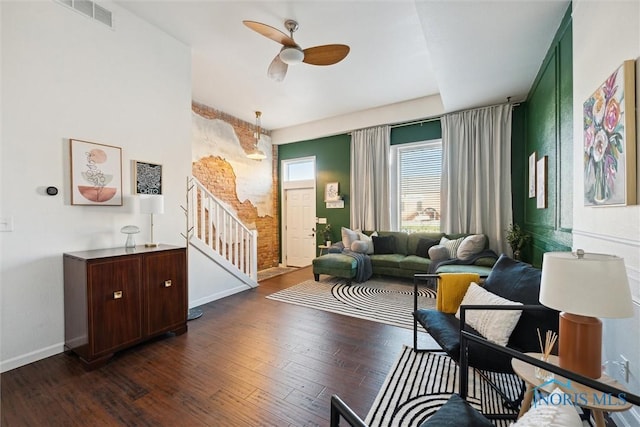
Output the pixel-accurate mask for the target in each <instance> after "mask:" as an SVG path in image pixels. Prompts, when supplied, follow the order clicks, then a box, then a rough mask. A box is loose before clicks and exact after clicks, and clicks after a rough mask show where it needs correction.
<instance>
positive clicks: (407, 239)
mask: <svg viewBox="0 0 640 427" xmlns="http://www.w3.org/2000/svg"><path fill="white" fill-rule="evenodd" d="M366 234H369V233H366ZM378 235H379V236H381V237H384V236H394V238H395V246H396V253H393V254H372V255H370V257H371V266H372V269H373V274H379V275H385V276H395V277H405V278H413V276H414V274H418V273H433V272H434V271H431V260H430V259H429V258H423V257H420V256H418V255H416V250H417V248H418V242H419V241H420V239H431V240H437V241H439V240H440V239H441V238H442V237H446V238H448V239H449V240H455V239H458V238H460V237H466V236H469V234H445V233H411V234H408V233H405V232H401V231H378ZM341 246H342V244H341V243H339V244H338V245H337V246H334V247H333V248H332V249H330V251H329V252H330V253H328V254H326V255H322V256H319V257H317V258H316V259H314V260H313V275H314V278H315V280H316V281H317V280H319V278H320V274H328V275H331V276H337V277H342V278H345V279H347V280H351V279H353V278H354V277H355V276H356V269H357V267H356V260H355V259H353V258H352V257H350V256H348V255H343V254H342V253H340V252H341V250H342V249H341ZM488 249H489V247H488V239H486V243H485V248H484V250H488ZM497 259H498V257H497V255H495V256H494V255H492V256H485V257H480V258H478V259H476V260H474V262H473V263H472V264H446V265H441V266H439V267H438V269H437V270H436V271H435V273H478V274H480V275H487V274H489V273H490V272H491V268H492V267H493V265H494V264H495V262H496V260H497Z"/></svg>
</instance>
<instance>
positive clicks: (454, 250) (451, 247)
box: [440, 237, 464, 258]
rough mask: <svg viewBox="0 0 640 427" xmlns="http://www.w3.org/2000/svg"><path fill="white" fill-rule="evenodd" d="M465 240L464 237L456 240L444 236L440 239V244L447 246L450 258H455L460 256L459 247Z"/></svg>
mask: <svg viewBox="0 0 640 427" xmlns="http://www.w3.org/2000/svg"><path fill="white" fill-rule="evenodd" d="M463 240H464V237H461V238H459V239H455V240H449V239H447V238H446V237H443V238H442V239H440V244H441V245H442V246H444V247H445V248H447V251H448V252H449V258H455V257H457V256H458V247H459V246H460V244H461V243H462V241H463Z"/></svg>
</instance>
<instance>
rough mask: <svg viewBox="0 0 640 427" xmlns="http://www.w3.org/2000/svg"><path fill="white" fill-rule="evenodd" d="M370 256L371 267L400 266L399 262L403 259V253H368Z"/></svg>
mask: <svg viewBox="0 0 640 427" xmlns="http://www.w3.org/2000/svg"><path fill="white" fill-rule="evenodd" d="M369 257H370V258H371V264H372V266H373V268H374V269H375V268H378V267H383V268H398V269H399V268H400V263H401V262H402V260H404V259H405V256H404V255H400V254H383V255H377V254H373V255H369Z"/></svg>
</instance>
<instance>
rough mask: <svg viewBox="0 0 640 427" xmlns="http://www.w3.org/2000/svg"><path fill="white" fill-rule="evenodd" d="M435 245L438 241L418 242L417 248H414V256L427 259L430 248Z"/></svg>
mask: <svg viewBox="0 0 640 427" xmlns="http://www.w3.org/2000/svg"><path fill="white" fill-rule="evenodd" d="M437 244H438V241H437V240H433V239H420V240H418V246H417V247H416V255H418V256H419V257H422V258H429V249H430V248H431V247H432V246H435V245H437Z"/></svg>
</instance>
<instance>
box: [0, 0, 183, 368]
mask: <svg viewBox="0 0 640 427" xmlns="http://www.w3.org/2000/svg"><path fill="white" fill-rule="evenodd" d="M100 4H101V5H102V6H104V7H106V8H107V9H110V10H112V11H113V13H114V21H115V29H113V30H112V29H110V28H108V27H106V26H105V25H103V24H101V23H98V22H96V21H93V20H91V19H89V18H86V17H84V16H83V15H81V14H79V13H77V12H75V11H73V10H70V9H68V8H66V7H64V6H61V5H59V4H58V3H55V2H53V1H50V0H40V1H30V2H7V1H2V2H0V19H1V21H0V22H1V35H0V40H1V42H2V59H1V61H2V62H1V65H2V68H1V74H0V76H1V89H0V90H1V93H2V98H1V108H2V110H1V111H2V117H1V119H0V120H1V123H2V128H1V136H2V152H1V154H0V161H1V165H2V170H1V172H0V196H1V197H0V200H1V201H2V205H1V206H0V217H8V216H11V217H13V220H14V231H13V232H9V233H0V239H2V240H1V242H0V250H1V251H2V260H1V263H2V264H1V270H0V279H1V282H0V289H1V292H2V294H1V310H2V313H1V326H0V345H1V348H0V362H1V366H0V369H1V370H2V371H6V370H8V369H12V368H14V367H17V366H21V365H23V364H26V363H29V362H31V361H34V360H38V359H41V358H44V357H47V356H49V355H52V354H56V353H59V352H61V351H62V349H63V343H64V317H63V309H64V308H63V274H62V254H63V253H64V252H69V251H76V250H85V249H95V248H104V247H116V246H122V245H124V241H125V236H124V235H123V234H121V233H120V231H119V230H120V228H121V227H122V226H123V225H126V224H136V225H138V226H140V227H141V229H142V230H143V232H142V233H140V234H139V235H138V236H137V240H138V242H139V243H143V242H144V241H146V240H147V239H148V238H149V236H148V229H149V226H148V223H149V217H148V215H142V214H139V213H137V206H136V203H135V200H134V198H133V197H132V196H131V192H132V191H131V187H132V184H131V179H132V176H131V175H132V174H131V160H132V159H135V160H142V161H148V162H152V163H160V164H162V165H163V184H164V188H163V193H164V195H165V213H164V214H163V215H158V216H156V217H155V218H154V219H155V228H154V231H155V237H156V240H158V241H160V242H162V243H169V244H175V245H181V246H184V240H183V239H182V238H181V237H180V233H181V232H184V229H185V217H184V214H183V212H182V210H181V209H180V205H181V204H184V201H185V191H186V177H187V176H188V175H190V173H191V55H190V50H189V48H187V47H186V46H185V45H183V44H181V43H179V42H178V41H176V40H175V39H173V38H171V37H169V36H167V35H166V34H164V33H162V32H160V31H159V30H157V29H156V28H154V27H152V26H150V25H149V24H147V23H145V22H144V21H141V20H140V19H138V18H137V17H135V16H134V15H132V14H130V13H129V12H127V11H125V10H124V9H121V8H120V7H118V6H117V5H116V4H114V3H111V2H108V1H102V2H100ZM68 138H77V139H82V140H87V141H92V142H98V143H104V144H109V145H115V146H118V147H122V160H123V165H122V166H123V169H122V171H123V176H122V178H123V193H124V196H125V200H124V206H122V207H108V206H89V207H87V206H71V205H70V203H69V155H68V150H69V148H68ZM49 185H53V186H56V187H58V189H59V190H60V194H59V195H58V196H55V197H50V196H46V195H44V193H43V189H44V188H46V187H47V186H49Z"/></svg>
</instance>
